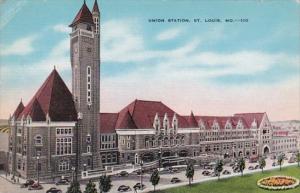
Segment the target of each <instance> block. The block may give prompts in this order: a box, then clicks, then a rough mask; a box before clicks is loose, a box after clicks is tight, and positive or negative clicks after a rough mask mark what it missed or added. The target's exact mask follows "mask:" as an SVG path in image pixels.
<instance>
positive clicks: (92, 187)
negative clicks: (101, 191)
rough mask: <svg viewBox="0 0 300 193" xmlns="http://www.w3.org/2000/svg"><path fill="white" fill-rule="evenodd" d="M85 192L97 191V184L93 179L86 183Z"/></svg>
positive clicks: (94, 192)
mask: <svg viewBox="0 0 300 193" xmlns="http://www.w3.org/2000/svg"><path fill="white" fill-rule="evenodd" d="M84 193H97V189H96V184H95V183H94V182H92V180H89V182H88V183H87V184H86V187H85V191H84Z"/></svg>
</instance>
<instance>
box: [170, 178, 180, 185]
mask: <svg viewBox="0 0 300 193" xmlns="http://www.w3.org/2000/svg"><path fill="white" fill-rule="evenodd" d="M179 182H181V180H180V179H179V178H177V177H173V178H172V179H171V183H172V184H175V183H179Z"/></svg>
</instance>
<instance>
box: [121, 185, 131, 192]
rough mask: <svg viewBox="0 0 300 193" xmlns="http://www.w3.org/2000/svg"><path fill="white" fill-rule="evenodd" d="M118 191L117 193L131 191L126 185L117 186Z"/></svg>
mask: <svg viewBox="0 0 300 193" xmlns="http://www.w3.org/2000/svg"><path fill="white" fill-rule="evenodd" d="M118 191H119V192H127V191H131V188H130V187H129V186H126V185H121V186H119V188H118Z"/></svg>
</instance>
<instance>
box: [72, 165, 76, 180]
mask: <svg viewBox="0 0 300 193" xmlns="http://www.w3.org/2000/svg"><path fill="white" fill-rule="evenodd" d="M71 169H72V182H74V179H75V178H74V173H75V167H74V166H73V167H72V168H71Z"/></svg>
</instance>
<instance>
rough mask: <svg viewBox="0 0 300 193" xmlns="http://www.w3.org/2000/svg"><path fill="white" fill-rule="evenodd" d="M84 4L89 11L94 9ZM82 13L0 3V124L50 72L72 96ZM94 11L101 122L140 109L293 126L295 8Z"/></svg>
mask: <svg viewBox="0 0 300 193" xmlns="http://www.w3.org/2000/svg"><path fill="white" fill-rule="evenodd" d="M86 3H87V5H88V7H89V8H90V9H92V6H93V3H94V0H86ZM82 4H83V0H0V89H1V91H0V118H3V119H7V118H9V115H10V114H12V113H13V112H14V110H15V108H16V106H17V105H18V103H19V102H20V100H21V99H22V101H23V102H24V104H25V105H26V104H27V103H28V102H29V100H30V99H31V97H33V95H34V93H35V92H36V91H37V89H38V88H39V87H40V86H41V84H42V83H43V82H44V81H45V79H46V77H47V76H48V75H49V74H50V73H51V71H52V70H53V68H54V66H55V67H56V69H57V70H58V72H59V73H60V75H61V76H62V78H63V79H64V81H65V82H66V84H67V85H68V86H69V88H70V90H71V64H70V56H69V33H70V28H69V27H68V25H69V24H70V23H71V22H72V20H73V19H74V17H75V15H76V14H77V12H78V10H79V9H80V7H81V6H82ZM98 4H99V6H100V12H101V21H100V33H101V43H100V44H101V51H100V55H101V78H100V80H101V83H100V87H101V89H100V98H101V99H100V103H101V106H100V109H101V110H100V111H101V112H118V111H119V110H121V109H122V108H123V107H124V106H125V105H127V104H129V103H130V102H132V101H133V100H135V99H141V100H155V101H162V102H163V103H165V104H166V105H168V106H170V107H171V108H172V109H173V110H175V111H176V112H177V113H179V114H182V115H188V114H190V113H191V111H193V113H194V114H197V115H216V116H222V115H233V114H234V113H240V112H267V114H268V116H269V119H270V120H271V121H279V120H291V119H300V57H299V53H300V35H299V34H300V33H299V29H300V1H299V0H282V1H281V0H257V1H256V0H252V1H250V0H202V1H201V0H199V1H196V0H172V1H171V0H152V1H148V0H109V1H106V0H105V1H104V0H102V1H101V0H98ZM151 19H164V20H165V22H149V20H151ZM168 19H188V20H189V22H168ZM194 19H200V21H201V22H194ZM208 19H220V21H221V22H205V20H208ZM226 19H233V20H237V21H235V22H226V21H225V20H226ZM241 19H242V21H243V22H242V21H241Z"/></svg>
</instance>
